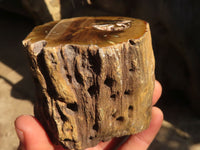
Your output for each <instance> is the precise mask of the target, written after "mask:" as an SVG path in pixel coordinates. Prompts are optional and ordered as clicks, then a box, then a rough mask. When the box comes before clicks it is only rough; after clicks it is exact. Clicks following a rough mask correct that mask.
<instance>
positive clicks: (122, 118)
mask: <svg viewBox="0 0 200 150" xmlns="http://www.w3.org/2000/svg"><path fill="white" fill-rule="evenodd" d="M116 121H119V122H123V121H124V117H123V116H120V117H118V118H116Z"/></svg>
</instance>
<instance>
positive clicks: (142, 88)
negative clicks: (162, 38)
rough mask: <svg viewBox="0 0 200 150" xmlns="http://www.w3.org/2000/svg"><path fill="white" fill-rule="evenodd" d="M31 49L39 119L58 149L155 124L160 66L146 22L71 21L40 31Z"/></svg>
mask: <svg viewBox="0 0 200 150" xmlns="http://www.w3.org/2000/svg"><path fill="white" fill-rule="evenodd" d="M23 44H24V46H25V47H26V48H27V54H28V56H29V60H30V62H31V63H30V64H31V70H32V73H33V77H34V79H35V84H36V87H37V95H38V101H37V102H36V104H35V115H36V117H37V118H38V120H39V121H40V122H41V123H42V125H43V126H44V128H45V129H46V131H47V133H48V135H49V136H50V139H51V140H52V142H53V143H54V144H60V143H61V144H62V145H63V146H64V147H66V148H69V149H75V150H82V149H85V148H87V147H92V146H95V145H96V144H97V143H99V142H100V141H106V140H109V139H111V138H113V137H120V136H124V135H130V134H135V133H138V132H140V131H142V130H144V129H146V128H147V127H148V126H149V123H150V120H151V101H152V94H153V89H154V80H155V77H154V65H155V64H154V55H153V50H152V45H151V35H150V29H149V24H148V23H146V22H145V21H142V20H138V19H133V18H125V17H82V18H71V19H65V20H61V21H57V22H50V23H47V24H44V25H42V26H37V27H35V28H34V29H33V31H32V32H31V33H30V34H29V35H28V36H27V38H26V39H25V40H24V41H23Z"/></svg>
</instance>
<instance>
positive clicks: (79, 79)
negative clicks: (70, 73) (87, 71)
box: [74, 64, 84, 85]
mask: <svg viewBox="0 0 200 150" xmlns="http://www.w3.org/2000/svg"><path fill="white" fill-rule="evenodd" d="M74 73H75V78H76V81H77V82H78V83H79V84H81V85H84V83H83V77H82V75H81V74H80V73H79V71H78V68H77V64H76V65H75V72H74Z"/></svg>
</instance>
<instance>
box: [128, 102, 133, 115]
mask: <svg viewBox="0 0 200 150" xmlns="http://www.w3.org/2000/svg"><path fill="white" fill-rule="evenodd" d="M128 117H129V118H132V117H133V106H132V105H130V106H129V107H128Z"/></svg>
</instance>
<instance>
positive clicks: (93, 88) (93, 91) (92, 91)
mask: <svg viewBox="0 0 200 150" xmlns="http://www.w3.org/2000/svg"><path fill="white" fill-rule="evenodd" d="M98 90H99V87H98V85H92V86H90V87H89V88H88V92H89V94H90V96H91V97H93V96H95V95H96V94H97V93H98Z"/></svg>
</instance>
